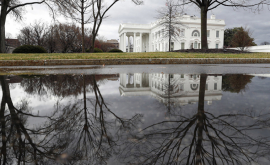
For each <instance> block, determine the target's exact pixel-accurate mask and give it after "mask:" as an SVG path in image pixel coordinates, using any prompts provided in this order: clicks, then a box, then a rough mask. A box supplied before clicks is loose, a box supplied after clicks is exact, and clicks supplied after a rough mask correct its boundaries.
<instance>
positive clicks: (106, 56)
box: [0, 52, 270, 60]
mask: <svg viewBox="0 0 270 165" xmlns="http://www.w3.org/2000/svg"><path fill="white" fill-rule="evenodd" d="M130 58H270V53H246V54H221V53H175V52H147V53H52V54H50V53H48V54H0V60H51V59H130Z"/></svg>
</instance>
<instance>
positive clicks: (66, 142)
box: [0, 65, 270, 165]
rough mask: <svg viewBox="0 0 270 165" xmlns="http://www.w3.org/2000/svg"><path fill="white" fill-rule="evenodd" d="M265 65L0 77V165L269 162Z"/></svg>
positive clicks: (48, 71) (42, 71)
mask: <svg viewBox="0 0 270 165" xmlns="http://www.w3.org/2000/svg"><path fill="white" fill-rule="evenodd" d="M269 66H270V65H238V66H237V65H218V66H217V65H212V66H210V65H182V66H179V65H177V66H176V65H151V66H145V65H141V66H128V67H127V66H96V67H91V68H90V67H88V68H87V67H81V66H78V67H77V68H75V69H74V68H68V67H64V68H63V67H59V68H57V69H55V68H34V69H29V68H27V69H28V70H27V69H26V70H23V71H22V70H21V71H19V70H14V68H13V70H6V71H5V72H8V73H11V74H9V75H3V76H0V81H1V91H0V97H1V109H0V121H1V128H0V130H1V131H0V133H1V136H0V147H1V152H0V154H1V155H0V161H1V164H78V165H79V164H80V165H81V164H91V165H92V164H97V165H100V164H109V165H118V164H123V165H126V164H138V165H141V164H151V165H152V164H158V165H161V164H180V165H182V164H183V165H184V164H263V165H264V164H269V162H270V160H269V158H270V156H269V155H270V153H269V151H270V129H269V128H270V102H269V98H270V92H269V91H270V87H269V84H270V74H267V73H270V72H269ZM10 69H12V68H10ZM24 69H25V68H24ZM15 74H16V75H15Z"/></svg>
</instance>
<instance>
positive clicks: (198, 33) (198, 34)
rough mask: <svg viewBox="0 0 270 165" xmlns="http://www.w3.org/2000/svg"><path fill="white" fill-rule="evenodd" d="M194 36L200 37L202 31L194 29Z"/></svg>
mask: <svg viewBox="0 0 270 165" xmlns="http://www.w3.org/2000/svg"><path fill="white" fill-rule="evenodd" d="M192 36H193V37H200V32H199V31H198V30H194V31H193V32H192Z"/></svg>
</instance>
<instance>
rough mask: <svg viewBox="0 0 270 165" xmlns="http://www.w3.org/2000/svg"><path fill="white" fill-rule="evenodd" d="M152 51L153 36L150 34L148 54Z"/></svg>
mask: <svg viewBox="0 0 270 165" xmlns="http://www.w3.org/2000/svg"><path fill="white" fill-rule="evenodd" d="M151 51H152V35H151V33H149V46H148V52H151Z"/></svg>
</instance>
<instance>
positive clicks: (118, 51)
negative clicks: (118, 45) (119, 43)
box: [109, 49, 123, 53]
mask: <svg viewBox="0 0 270 165" xmlns="http://www.w3.org/2000/svg"><path fill="white" fill-rule="evenodd" d="M109 52H110V53H123V51H122V50H120V49H112V50H110V51H109Z"/></svg>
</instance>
